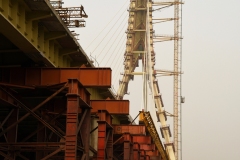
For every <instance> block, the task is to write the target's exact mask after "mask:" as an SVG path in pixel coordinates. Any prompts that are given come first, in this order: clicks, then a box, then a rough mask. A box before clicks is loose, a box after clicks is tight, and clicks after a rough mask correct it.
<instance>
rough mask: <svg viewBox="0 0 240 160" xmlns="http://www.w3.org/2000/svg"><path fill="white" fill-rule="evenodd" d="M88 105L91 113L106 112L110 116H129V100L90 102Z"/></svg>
mask: <svg viewBox="0 0 240 160" xmlns="http://www.w3.org/2000/svg"><path fill="white" fill-rule="evenodd" d="M90 105H91V106H92V107H93V108H92V110H91V112H92V113H97V112H98V110H107V111H108V112H109V114H111V115H114V114H115V115H128V114H129V100H91V101H90Z"/></svg>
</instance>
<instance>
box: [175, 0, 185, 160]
mask: <svg viewBox="0 0 240 160" xmlns="http://www.w3.org/2000/svg"><path fill="white" fill-rule="evenodd" d="M174 37H176V39H174V72H178V73H180V74H175V75H174V102H173V103H174V107H173V108H174V110H173V111H174V113H173V115H174V146H175V149H176V152H175V157H176V160H178V159H182V132H181V131H182V122H181V121H182V117H181V116H182V114H181V103H183V99H182V95H181V94H182V93H181V73H182V0H175V5H174Z"/></svg>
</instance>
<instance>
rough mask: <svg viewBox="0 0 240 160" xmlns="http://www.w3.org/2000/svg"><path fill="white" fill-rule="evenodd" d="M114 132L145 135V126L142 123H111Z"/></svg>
mask: <svg viewBox="0 0 240 160" xmlns="http://www.w3.org/2000/svg"><path fill="white" fill-rule="evenodd" d="M113 133H114V134H124V133H130V134H131V135H146V127H145V126H142V125H125V124H124V125H113Z"/></svg>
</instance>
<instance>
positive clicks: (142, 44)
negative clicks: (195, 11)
mask: <svg viewBox="0 0 240 160" xmlns="http://www.w3.org/2000/svg"><path fill="white" fill-rule="evenodd" d="M152 3H153V2H152V1H149V0H135V1H131V3H130V7H129V20H128V29H127V31H126V33H127V43H126V52H125V55H124V58H125V60H124V73H123V78H122V80H121V81H120V85H119V89H118V92H117V99H122V98H123V96H124V94H126V93H127V88H128V83H129V81H130V80H131V79H133V77H134V75H143V76H145V78H146V77H148V78H146V80H145V83H146V84H145V85H144V89H143V90H146V87H147V86H148V84H147V83H148V81H149V80H150V81H151V84H150V85H151V86H152V89H151V90H152V91H151V92H152V94H153V96H154V102H155V106H154V105H153V106H147V104H144V108H149V107H150V108H152V109H151V110H156V113H157V119H158V120H159V121H160V123H161V131H162V137H163V138H164V139H165V148H164V147H163V145H162V142H161V140H160V138H159V134H158V132H157V129H156V126H157V121H156V118H155V119H153V118H152V116H156V113H154V115H153V113H152V114H150V112H146V111H147V110H146V111H145V112H143V116H142V115H141V114H140V118H142V119H143V122H144V124H145V126H146V127H147V129H148V131H149V133H150V135H151V136H152V138H153V139H154V142H155V144H156V146H157V148H158V151H159V152H160V153H161V156H162V157H163V159H164V160H166V159H169V160H175V155H174V145H173V143H172V141H171V140H170V136H171V134H170V133H171V132H170V128H169V127H167V126H168V125H167V124H166V114H165V110H164V108H163V102H162V98H161V95H160V91H159V87H158V83H157V79H156V75H155V74H154V72H153V70H154V65H155V52H154V50H153V37H154V34H153V26H152V10H153V9H152ZM172 39H174V38H172ZM172 39H170V40H172ZM139 60H142V63H143V66H144V67H145V68H144V69H143V71H142V72H134V70H135V68H136V67H138V62H139ZM147 63H148V64H147ZM148 75H150V76H148ZM151 75H152V76H151ZM149 77H151V78H149ZM150 88H151V87H150ZM144 94H145V95H147V94H146V93H144ZM143 98H145V97H143ZM155 108H156V109H155Z"/></svg>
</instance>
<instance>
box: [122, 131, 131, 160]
mask: <svg viewBox="0 0 240 160" xmlns="http://www.w3.org/2000/svg"><path fill="white" fill-rule="evenodd" d="M123 137H124V146H123V152H124V154H123V159H124V160H132V159H133V143H132V136H131V135H130V134H129V133H125V134H124V135H123Z"/></svg>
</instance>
